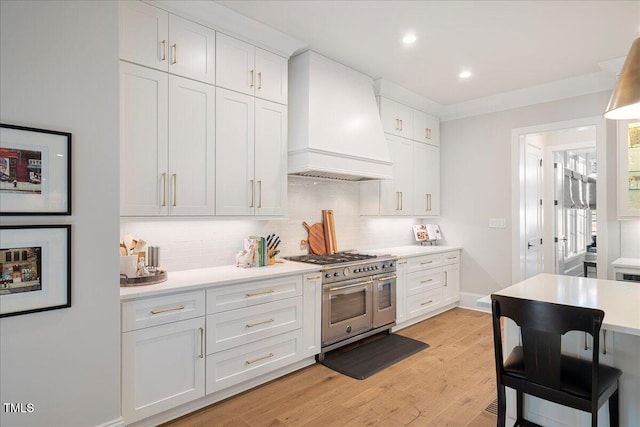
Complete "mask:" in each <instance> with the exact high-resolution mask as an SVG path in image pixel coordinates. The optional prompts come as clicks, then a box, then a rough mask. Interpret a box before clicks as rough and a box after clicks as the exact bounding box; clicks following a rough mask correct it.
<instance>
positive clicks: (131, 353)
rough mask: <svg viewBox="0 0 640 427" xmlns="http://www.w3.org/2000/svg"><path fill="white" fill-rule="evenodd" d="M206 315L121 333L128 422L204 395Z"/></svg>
mask: <svg viewBox="0 0 640 427" xmlns="http://www.w3.org/2000/svg"><path fill="white" fill-rule="evenodd" d="M204 325H205V321H204V317H199V318H195V319H190V320H183V321H180V322H175V323H169V324H166V325H162V326H155V327H152V328H146V329H140V330H137V331H131V332H125V333H123V334H122V416H123V418H124V420H125V422H126V423H127V424H129V423H132V422H134V421H138V420H140V419H143V418H146V417H149V416H151V415H154V414H157V413H160V412H162V411H165V410H167V409H171V408H174V407H176V406H178V405H182V404H184V403H186V402H189V401H191V400H194V399H196V398H198V397H202V396H204V383H205V370H204V368H205V359H204V357H205V355H204Z"/></svg>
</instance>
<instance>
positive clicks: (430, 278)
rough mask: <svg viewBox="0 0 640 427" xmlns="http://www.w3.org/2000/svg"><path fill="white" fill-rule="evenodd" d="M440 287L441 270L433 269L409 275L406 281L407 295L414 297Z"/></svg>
mask: <svg viewBox="0 0 640 427" xmlns="http://www.w3.org/2000/svg"><path fill="white" fill-rule="evenodd" d="M440 286H442V269H441V268H434V269H430V270H425V271H416V272H415V273H410V274H409V275H408V280H407V295H409V296H410V295H416V294H419V293H422V292H426V291H429V290H432V289H437V288H439V287H440Z"/></svg>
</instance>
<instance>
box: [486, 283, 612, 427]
mask: <svg viewBox="0 0 640 427" xmlns="http://www.w3.org/2000/svg"><path fill="white" fill-rule="evenodd" d="M491 312H492V316H493V339H494V347H495V360H496V381H497V386H498V426H499V427H504V426H505V422H506V401H505V387H510V388H512V389H515V390H516V395H517V398H516V408H517V409H516V410H517V420H516V423H515V424H514V426H538V424H535V423H533V422H531V421H528V420H526V419H524V415H523V398H524V394H528V395H531V396H536V397H538V398H541V399H544V400H547V401H550V402H554V403H557V404H560V405H564V406H568V407H571V408H575V409H579V410H581V411H585V412H589V413H591V425H592V426H593V427H595V426H597V425H598V409H600V407H601V406H602V405H603V404H604V403H606V402H607V401H608V402H609V424H610V426H611V427H618V425H619V415H618V379H619V378H620V375H622V372H621V371H620V370H619V369H616V368H613V367H611V366H606V365H601V364H600V361H599V348H600V339H599V337H600V328H601V327H602V319H604V311H602V310H598V309H593V308H585V307H576V306H570V305H562V304H554V303H549V302H542V301H532V300H527V299H523V298H514V297H507V296H502V295H491ZM502 317H507V318H510V319H512V320H513V321H514V322H515V323H516V324H517V325H518V326H519V327H520V333H521V338H522V344H521V345H518V346H516V347H515V348H514V349H513V350H512V351H511V353H510V354H509V355H508V357H507V358H506V359H505V358H504V357H503V350H502V329H501V325H500V318H502ZM568 331H582V332H587V333H589V334H591V335H592V337H593V346H592V351H591V360H585V359H579V358H577V357H574V356H570V355H566V354H562V351H561V337H562V335H564V334H565V333H567V332H568ZM538 427H539V426H538Z"/></svg>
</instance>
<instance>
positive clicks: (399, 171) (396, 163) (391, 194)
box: [380, 136, 413, 215]
mask: <svg viewBox="0 0 640 427" xmlns="http://www.w3.org/2000/svg"><path fill="white" fill-rule="evenodd" d="M387 144H388V145H389V154H390V155H391V161H392V162H393V179H385V180H382V181H381V182H380V213H381V214H382V215H413V195H412V192H411V189H412V186H411V183H412V180H413V173H412V171H413V141H410V140H408V139H404V138H395V137H392V136H387Z"/></svg>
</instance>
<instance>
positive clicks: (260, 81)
mask: <svg viewBox="0 0 640 427" xmlns="http://www.w3.org/2000/svg"><path fill="white" fill-rule="evenodd" d="M261 89H262V71H260V72H259V73H258V90H261Z"/></svg>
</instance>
